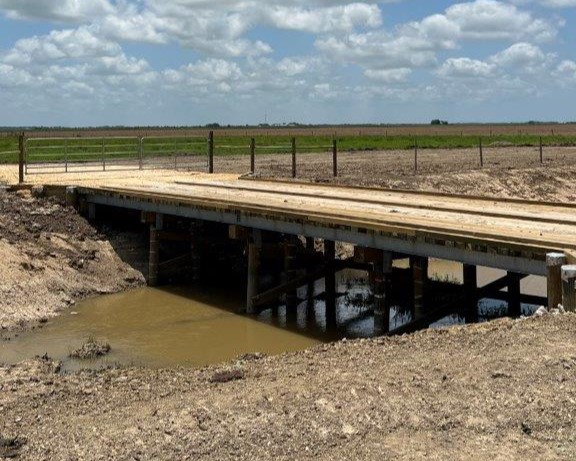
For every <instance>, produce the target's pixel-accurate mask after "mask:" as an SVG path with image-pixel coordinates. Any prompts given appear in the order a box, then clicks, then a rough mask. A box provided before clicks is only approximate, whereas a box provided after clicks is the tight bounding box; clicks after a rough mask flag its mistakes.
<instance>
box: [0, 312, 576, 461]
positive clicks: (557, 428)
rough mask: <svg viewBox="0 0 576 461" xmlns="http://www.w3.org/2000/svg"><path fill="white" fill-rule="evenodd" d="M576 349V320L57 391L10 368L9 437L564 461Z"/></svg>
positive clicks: (136, 452) (179, 453)
mask: <svg viewBox="0 0 576 461" xmlns="http://www.w3.org/2000/svg"><path fill="white" fill-rule="evenodd" d="M575 335H576V315H573V314H566V315H561V316H552V315H547V316H545V317H543V318H530V319H527V320H517V321H512V320H501V321H497V322H493V323H489V324H481V325H473V326H468V327H454V328H451V329H448V330H429V331H423V332H420V333H418V334H415V335H412V336H404V337H396V338H390V339H376V340H360V341H348V342H346V341H345V342H340V343H336V344H331V345H323V346H319V347H316V348H314V349H311V350H308V351H305V352H299V353H293V354H286V355H284V356H279V357H264V358H260V357H259V356H254V357H252V356H249V357H244V358H241V359H239V360H238V361H236V362H235V363H233V364H229V365H226V366H222V367H209V368H205V369H202V370H185V369H168V370H162V371H150V370H144V369H114V370H106V371H102V372H80V373H78V374H72V375H59V374H57V373H55V371H57V365H55V364H53V363H52V362H50V361H49V360H40V359H38V360H34V361H31V362H28V363H23V364H20V365H17V366H13V367H3V368H0V411H1V414H2V420H1V423H0V432H2V436H3V437H4V438H5V439H8V440H12V441H15V442H17V443H18V444H20V445H21V447H20V448H19V449H13V451H14V452H16V453H17V454H19V456H20V458H21V459H23V460H68V459H89V460H93V459H106V460H108V459H115V460H116V459H121V460H129V459H140V460H150V459H158V460H160V459H161V460H168V459H194V460H201V459H206V460H219V459H222V460H229V459H250V460H252V459H262V460H264V459H278V460H292V459H324V460H335V459H342V460H344V459H384V460H387V459H390V460H392V459H395V460H416V459H426V460H442V461H444V460H447V459H455V460H498V459H502V460H504V459H505V460H509V461H510V460H519V461H520V460H522V461H524V460H540V461H546V460H567V461H568V460H573V459H574V457H575V456H576V424H574V418H575V417H576V400H575V399H574V395H576V343H575V342H574V337H575ZM1 450H2V448H0V453H1ZM6 450H8V449H7V448H6ZM0 457H1V454H0Z"/></svg>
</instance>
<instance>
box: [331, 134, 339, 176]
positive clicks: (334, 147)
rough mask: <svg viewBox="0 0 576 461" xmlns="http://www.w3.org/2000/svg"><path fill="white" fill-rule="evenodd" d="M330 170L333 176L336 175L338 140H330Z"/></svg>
mask: <svg viewBox="0 0 576 461" xmlns="http://www.w3.org/2000/svg"><path fill="white" fill-rule="evenodd" d="M332 170H333V174H334V177H335V178H337V177H338V141H337V140H336V139H333V140H332Z"/></svg>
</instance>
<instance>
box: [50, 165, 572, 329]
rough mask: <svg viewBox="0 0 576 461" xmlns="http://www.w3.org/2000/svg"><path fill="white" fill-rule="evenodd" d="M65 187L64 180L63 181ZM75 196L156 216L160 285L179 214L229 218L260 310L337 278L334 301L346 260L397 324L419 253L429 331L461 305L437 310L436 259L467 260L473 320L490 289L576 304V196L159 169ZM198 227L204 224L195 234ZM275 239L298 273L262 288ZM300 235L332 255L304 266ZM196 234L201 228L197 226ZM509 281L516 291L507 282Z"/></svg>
mask: <svg viewBox="0 0 576 461" xmlns="http://www.w3.org/2000/svg"><path fill="white" fill-rule="evenodd" d="M59 187H60V188H61V186H59ZM66 197H67V201H68V202H69V203H70V204H74V205H77V206H79V207H80V208H81V209H83V210H84V211H85V212H86V213H87V214H88V215H89V216H90V217H95V213H96V212H97V208H98V207H101V206H107V207H115V208H120V209H130V210H136V211H139V212H140V213H141V214H142V216H143V219H145V220H146V222H147V223H149V224H150V264H149V268H150V271H149V279H150V283H151V284H154V283H157V280H158V276H159V272H160V271H161V268H162V261H161V259H160V255H159V241H160V240H161V239H162V238H163V235H164V234H163V227H164V224H163V223H164V221H165V218H167V217H179V218H184V219H189V220H191V222H197V221H203V222H213V223H220V224H224V225H227V226H229V235H228V236H229V237H230V238H233V239H239V240H242V241H244V242H245V244H246V249H247V251H246V253H247V255H246V257H247V265H248V280H247V283H246V285H247V301H246V310H247V312H248V313H254V312H257V310H258V307H259V306H260V305H261V304H262V303H264V302H266V301H270V300H271V299H274V298H275V297H276V298H277V297H278V296H280V295H286V299H287V306H289V305H290V304H294V303H296V304H297V303H298V300H297V299H296V295H295V290H296V289H297V288H298V287H299V286H303V285H305V284H306V283H309V282H310V281H314V280H316V279H319V278H325V280H326V302H327V308H328V307H329V306H331V305H333V304H334V299H335V292H334V291H335V281H334V274H335V273H336V272H337V271H338V270H341V269H342V268H344V267H363V268H368V269H369V270H370V272H371V279H372V282H373V289H374V293H375V308H374V311H375V332H376V333H387V332H389V327H390V324H389V320H390V319H389V315H390V307H391V306H390V300H389V296H387V292H388V290H389V289H390V283H391V282H390V279H391V275H390V274H391V272H392V263H393V261H394V260H395V259H404V258H409V259H410V268H411V272H412V276H413V296H414V311H413V316H414V322H413V323H412V324H411V326H410V328H418V327H421V326H426V325H427V324H429V323H431V322H433V321H435V320H437V319H439V318H441V317H442V316H445V315H446V314H447V313H450V309H452V310H455V308H456V307H457V306H456V305H450V306H436V307H433V308H430V307H429V308H428V309H425V306H424V302H423V296H424V291H425V290H426V283H427V280H426V279H427V266H428V258H439V259H445V260H450V261H457V262H460V263H462V264H463V276H464V277H463V278H464V284H465V286H466V293H468V294H467V295H466V296H465V297H464V298H463V299H461V300H459V301H458V302H457V303H456V304H457V305H459V306H460V307H461V306H462V305H464V306H465V312H466V317H467V319H470V320H471V321H473V320H474V317H475V315H477V302H478V299H479V298H481V297H487V296H493V297H495V298H497V299H498V298H500V299H505V300H507V301H508V306H509V313H511V315H519V314H520V307H521V303H522V302H530V303H537V302H540V301H541V302H542V303H543V304H544V303H547V305H548V306H549V307H550V308H553V307H556V306H557V305H558V304H559V303H563V304H564V305H565V306H566V307H567V308H569V309H574V308H575V307H576V305H575V295H576V291H574V277H575V276H576V271H575V270H574V266H571V265H569V263H573V262H574V255H576V205H573V204H560V203H547V202H536V201H526V200H515V199H494V198H486V197H469V196H454V195H447V194H438V193H428V192H414V191H396V190H375V189H367V188H359V187H358V188H355V187H338V186H334V185H317V184H304V183H297V182H281V181H258V180H248V179H240V178H237V177H235V176H223V175H220V176H210V175H179V176H176V177H175V178H173V179H170V178H168V177H163V178H162V179H159V178H154V177H153V176H149V177H147V178H141V179H138V180H136V181H125V180H120V179H114V178H111V177H110V178H104V177H103V178H102V179H99V180H96V181H86V180H84V181H82V180H78V181H76V183H75V185H73V186H68V187H67V188H66ZM191 232H192V233H193V231H191ZM266 236H277V238H276V239H275V240H274V241H275V242H278V243H279V244H280V245H281V246H282V248H283V249H284V250H283V252H282V254H283V255H284V258H285V269H286V271H285V272H286V277H285V280H284V283H283V284H281V285H280V286H277V287H273V288H272V289H268V290H265V291H264V292H262V291H261V289H260V283H259V264H260V256H261V252H262V251H263V247H264V245H263V242H264V241H265V240H270V239H269V237H266ZM296 236H299V237H302V240H304V238H305V239H306V247H307V248H308V249H309V250H311V251H313V246H314V239H322V240H323V242H324V260H323V261H322V263H321V264H318V265H316V266H315V267H313V268H311V269H310V268H309V270H307V271H306V273H304V274H302V273H301V271H300V272H299V271H298V270H297V264H296V263H295V260H296V258H297V251H296V247H297V243H298V242H297V240H296ZM190 238H191V240H192V241H193V239H194V236H193V235H192V236H191V237H190ZM334 242H347V243H350V244H353V245H354V246H355V254H354V258H350V259H349V260H347V261H336V260H335V254H334V252H335V250H334ZM478 266H484V267H491V268H498V269H502V270H505V271H506V272H507V275H506V276H504V277H503V278H502V279H499V280H496V281H495V282H492V283H490V284H488V285H487V286H484V287H478V286H477V276H476V268H477V267H478ZM532 274H533V275H540V276H547V277H548V299H547V300H546V299H539V298H536V297H534V296H528V295H523V294H522V293H521V290H520V280H521V279H522V278H524V277H525V276H527V275H532ZM503 289H506V290H507V291H506V292H502V291H501V290H503ZM475 313H476V314H475Z"/></svg>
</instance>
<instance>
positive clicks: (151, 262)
mask: <svg viewBox="0 0 576 461" xmlns="http://www.w3.org/2000/svg"><path fill="white" fill-rule="evenodd" d="M159 265H160V239H159V238H158V230H157V229H156V226H155V225H153V224H152V225H151V226H150V255H149V259H148V285H150V286H151V287H155V286H157V285H158V268H159Z"/></svg>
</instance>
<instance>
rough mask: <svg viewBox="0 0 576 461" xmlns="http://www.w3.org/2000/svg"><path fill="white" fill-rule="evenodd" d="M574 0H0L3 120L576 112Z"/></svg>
mask: <svg viewBox="0 0 576 461" xmlns="http://www.w3.org/2000/svg"><path fill="white" fill-rule="evenodd" d="M575 44H576V0H506V1H504V0H502V1H500V0H474V1H461V2H453V1H443V0H442V1H429V0H388V1H383V2H372V1H365V2H362V1H358V2H347V1H340V0H308V1H304V0H284V1H279V0H267V1H256V0H223V1H218V0H212V1H208V0H172V1H171V0H37V1H34V0H29V1H22V0H0V104H1V107H2V110H0V125H10V126H13V125H26V126H32V125H49V126H53V125H64V126H97V125H196V124H205V123H211V122H219V123H221V124H255V123H261V122H263V121H264V117H265V114H267V117H268V121H269V122H271V123H289V122H301V123H428V122H429V121H430V120H431V119H433V118H441V119H446V120H449V121H450V122H512V121H528V120H555V121H574V120H576V109H575V108H576V46H575Z"/></svg>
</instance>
